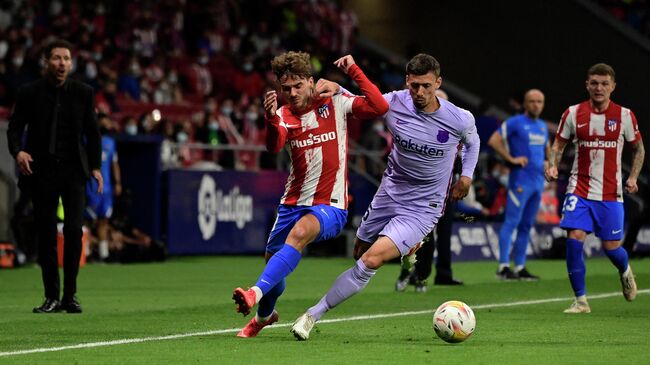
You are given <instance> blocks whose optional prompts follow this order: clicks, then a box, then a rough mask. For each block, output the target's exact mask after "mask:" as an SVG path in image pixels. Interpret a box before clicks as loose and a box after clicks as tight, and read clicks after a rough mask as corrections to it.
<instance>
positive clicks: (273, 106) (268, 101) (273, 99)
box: [264, 90, 278, 119]
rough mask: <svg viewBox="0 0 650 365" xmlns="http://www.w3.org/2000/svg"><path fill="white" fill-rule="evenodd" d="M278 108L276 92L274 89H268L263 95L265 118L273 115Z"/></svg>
mask: <svg viewBox="0 0 650 365" xmlns="http://www.w3.org/2000/svg"><path fill="white" fill-rule="evenodd" d="M277 109H278V94H277V93H276V92H275V90H269V91H267V92H266V94H265V95H264V111H265V115H266V118H267V119H271V118H273V117H274V116H275V111H276V110H277Z"/></svg>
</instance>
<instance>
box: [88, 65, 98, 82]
mask: <svg viewBox="0 0 650 365" xmlns="http://www.w3.org/2000/svg"><path fill="white" fill-rule="evenodd" d="M86 77H87V78H89V79H91V80H92V79H94V78H95V77H97V66H95V64H94V63H89V64H86Z"/></svg>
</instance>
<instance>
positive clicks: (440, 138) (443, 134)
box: [436, 129, 449, 143]
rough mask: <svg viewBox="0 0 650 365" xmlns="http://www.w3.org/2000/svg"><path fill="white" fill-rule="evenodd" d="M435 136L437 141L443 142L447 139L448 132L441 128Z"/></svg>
mask: <svg viewBox="0 0 650 365" xmlns="http://www.w3.org/2000/svg"><path fill="white" fill-rule="evenodd" d="M436 138H437V139H438V142H440V143H445V142H447V141H448V140H449V132H447V131H445V130H442V129H441V130H439V131H438V136H437V137H436Z"/></svg>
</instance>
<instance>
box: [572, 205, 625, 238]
mask: <svg viewBox="0 0 650 365" xmlns="http://www.w3.org/2000/svg"><path fill="white" fill-rule="evenodd" d="M624 219H625V210H624V209H623V203H621V202H616V201H598V200H589V199H585V198H582V197H579V196H577V195H575V194H567V196H566V198H565V199H564V205H563V207H562V220H560V227H561V228H564V229H580V230H582V231H585V232H587V233H591V232H594V234H595V235H596V236H597V237H599V238H600V239H602V240H603V241H619V240H621V239H622V238H623V224H624Z"/></svg>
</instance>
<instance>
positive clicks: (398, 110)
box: [357, 90, 480, 256]
mask: <svg viewBox="0 0 650 365" xmlns="http://www.w3.org/2000/svg"><path fill="white" fill-rule="evenodd" d="M384 98H385V99H386V101H388V103H389V105H390V109H389V111H388V113H386V114H385V115H384V118H385V120H386V125H387V127H388V130H389V131H390V133H391V134H392V136H393V149H392V151H391V153H390V155H389V157H388V165H387V167H386V171H384V175H383V177H382V180H381V185H380V186H379V189H378V190H377V193H376V194H375V196H374V198H373V200H372V203H370V207H368V210H367V211H366V213H365V214H364V216H363V218H362V221H361V225H360V226H359V229H358V230H357V237H358V238H359V239H361V240H362V241H365V242H369V243H372V242H375V241H376V240H377V238H378V237H379V236H388V237H389V238H390V239H391V240H392V241H393V242H394V243H395V244H396V245H397V248H398V249H399V251H400V253H401V255H402V256H403V255H406V254H408V253H409V251H410V250H411V249H412V248H414V247H415V246H416V245H417V244H418V243H419V242H420V241H422V239H423V238H424V236H425V235H427V234H428V233H429V232H431V230H432V229H433V228H434V226H435V224H436V223H437V222H438V219H439V218H440V217H441V216H442V214H443V212H444V209H445V200H446V197H447V194H448V192H449V187H450V184H451V177H452V170H453V165H454V160H455V159H456V154H457V153H458V148H459V146H463V149H462V162H463V163H462V165H463V168H462V173H461V175H462V176H467V177H470V178H471V177H472V176H473V174H474V168H475V167H476V163H477V161H478V152H479V147H480V140H479V137H478V134H477V131H476V125H475V124H474V117H473V116H472V114H471V113H470V112H468V111H467V110H465V109H462V108H459V107H457V106H455V105H454V104H452V103H450V102H449V101H446V100H444V99H441V98H438V101H439V102H440V108H438V110H436V111H434V112H432V113H426V112H423V111H419V110H417V109H416V108H415V106H414V105H413V100H412V99H411V95H410V93H409V91H408V90H400V91H394V92H391V93H387V94H384Z"/></svg>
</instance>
